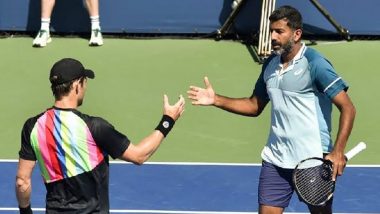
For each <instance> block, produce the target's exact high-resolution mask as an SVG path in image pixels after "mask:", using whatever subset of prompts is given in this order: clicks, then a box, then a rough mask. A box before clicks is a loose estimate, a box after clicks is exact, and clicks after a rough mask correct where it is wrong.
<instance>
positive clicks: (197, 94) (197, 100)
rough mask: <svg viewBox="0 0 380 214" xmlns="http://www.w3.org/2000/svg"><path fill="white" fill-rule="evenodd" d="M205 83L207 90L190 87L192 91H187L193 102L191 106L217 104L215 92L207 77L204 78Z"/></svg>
mask: <svg viewBox="0 0 380 214" xmlns="http://www.w3.org/2000/svg"><path fill="white" fill-rule="evenodd" d="M204 82H205V86H206V87H205V88H200V87H197V86H190V90H189V91H187V95H188V98H189V99H191V100H192V102H191V104H193V105H204V106H207V105H213V104H215V91H214V89H213V88H212V86H211V84H210V82H209V81H208V78H207V77H204Z"/></svg>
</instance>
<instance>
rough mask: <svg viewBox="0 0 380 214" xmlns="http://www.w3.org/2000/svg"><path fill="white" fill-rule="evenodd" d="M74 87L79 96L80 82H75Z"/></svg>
mask: <svg viewBox="0 0 380 214" xmlns="http://www.w3.org/2000/svg"><path fill="white" fill-rule="evenodd" d="M73 87H74V88H75V94H78V93H79V89H78V87H79V86H78V82H77V81H75V82H74V83H73Z"/></svg>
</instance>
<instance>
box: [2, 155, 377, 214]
mask: <svg viewBox="0 0 380 214" xmlns="http://www.w3.org/2000/svg"><path fill="white" fill-rule="evenodd" d="M0 169H1V171H2V173H1V174H0V181H1V183H0V188H1V190H2V191H1V192H0V213H17V211H18V209H17V201H16V198H15V194H14V178H15V176H12V175H15V174H16V169H17V162H16V161H13V160H12V161H3V162H1V163H0ZM36 169H38V167H37V168H36ZM259 170H260V166H259V165H258V164H221V163H147V164H145V165H142V166H135V165H132V164H128V163H120V162H112V163H111V171H110V203H111V212H112V213H194V214H196V213H202V214H203V213H210V214H211V213H218V214H219V213H256V212H257V211H258V206H257V183H258V175H259ZM379 181H380V167H379V166H376V165H353V166H348V167H347V168H346V170H345V174H344V176H342V177H339V178H338V183H337V185H336V191H335V199H334V200H335V202H334V213H380V203H379V202H380V201H379V199H380V182H379ZM32 188H33V190H32V207H33V209H34V211H36V212H35V213H43V211H44V203H45V202H44V197H45V187H44V186H43V184H42V178H41V176H40V174H39V171H38V170H35V171H34V175H33V186H32ZM285 211H286V212H287V213H305V212H307V208H306V206H305V205H304V204H302V203H300V202H299V201H298V198H297V196H294V197H293V199H292V202H291V204H290V206H289V207H288V208H287V209H286V210H285Z"/></svg>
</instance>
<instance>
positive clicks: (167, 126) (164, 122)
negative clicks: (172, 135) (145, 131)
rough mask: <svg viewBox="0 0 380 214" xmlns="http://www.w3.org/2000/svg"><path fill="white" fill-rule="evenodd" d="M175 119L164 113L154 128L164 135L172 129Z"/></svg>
mask: <svg viewBox="0 0 380 214" xmlns="http://www.w3.org/2000/svg"><path fill="white" fill-rule="evenodd" d="M174 123H175V121H174V120H173V118H171V117H170V116H168V115H166V114H164V115H163V116H162V119H161V121H160V123H159V124H158V126H157V127H156V129H155V130H158V131H160V132H161V133H162V134H163V135H164V137H166V135H168V134H169V132H170V130H172V128H173V126H174Z"/></svg>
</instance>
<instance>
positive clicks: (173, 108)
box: [164, 94, 185, 120]
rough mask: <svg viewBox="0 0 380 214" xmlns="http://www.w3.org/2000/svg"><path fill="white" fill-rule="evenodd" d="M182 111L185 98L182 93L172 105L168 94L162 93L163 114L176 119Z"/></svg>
mask: <svg viewBox="0 0 380 214" xmlns="http://www.w3.org/2000/svg"><path fill="white" fill-rule="evenodd" d="M184 111H185V99H184V98H183V96H182V95H180V96H179V100H178V101H177V102H176V103H175V104H174V105H170V104H169V98H168V96H167V95H166V94H164V114H166V115H168V116H169V117H171V118H173V120H177V119H178V118H179V117H180V116H181V115H182V113H183V112H184Z"/></svg>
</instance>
